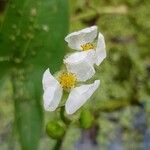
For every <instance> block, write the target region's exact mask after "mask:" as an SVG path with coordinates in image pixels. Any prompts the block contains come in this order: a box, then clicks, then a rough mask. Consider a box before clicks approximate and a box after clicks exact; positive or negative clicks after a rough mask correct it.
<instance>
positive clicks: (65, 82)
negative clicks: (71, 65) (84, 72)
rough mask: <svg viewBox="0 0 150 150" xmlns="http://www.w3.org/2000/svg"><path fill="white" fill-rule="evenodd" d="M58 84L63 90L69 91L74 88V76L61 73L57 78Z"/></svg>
mask: <svg viewBox="0 0 150 150" xmlns="http://www.w3.org/2000/svg"><path fill="white" fill-rule="evenodd" d="M59 82H60V84H61V86H62V88H63V89H71V88H73V87H74V86H75V83H76V76H75V74H73V73H70V72H65V73H62V74H61V75H60V76H59Z"/></svg>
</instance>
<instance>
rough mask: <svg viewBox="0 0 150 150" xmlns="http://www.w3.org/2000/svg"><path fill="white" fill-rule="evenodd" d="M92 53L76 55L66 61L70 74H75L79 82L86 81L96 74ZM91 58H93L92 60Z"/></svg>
mask: <svg viewBox="0 0 150 150" xmlns="http://www.w3.org/2000/svg"><path fill="white" fill-rule="evenodd" d="M93 52H94V54H92V53H82V52H78V53H74V54H72V55H70V56H69V57H67V58H66V59H65V60H64V63H65V64H66V68H67V71H68V72H71V73H74V74H75V75H76V77H77V80H78V81H86V80H88V79H90V78H91V77H92V76H93V75H94V74H95V69H94V67H93V60H94V59H93V60H90V59H92V55H93V57H94V56H95V51H93ZM90 57H91V58H90Z"/></svg>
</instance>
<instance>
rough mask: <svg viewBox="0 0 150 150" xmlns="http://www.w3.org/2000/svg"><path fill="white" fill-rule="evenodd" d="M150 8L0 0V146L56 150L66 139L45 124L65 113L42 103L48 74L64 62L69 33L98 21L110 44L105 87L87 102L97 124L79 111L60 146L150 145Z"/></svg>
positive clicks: (119, 0)
mask: <svg viewBox="0 0 150 150" xmlns="http://www.w3.org/2000/svg"><path fill="white" fill-rule="evenodd" d="M149 10H150V3H149V1H148V0H69V1H67V0H36V1H34V0H0V150H6V149H8V150H20V149H23V150H48V149H50V150H51V149H54V147H55V145H56V143H57V142H59V141H57V142H56V140H54V139H52V138H50V137H48V135H47V134H46V132H45V125H46V124H47V122H48V121H49V120H59V113H58V112H52V113H51V112H45V111H44V110H43V106H42V93H43V91H42V84H41V79H42V74H43V72H44V70H45V69H47V68H48V67H49V68H50V69H51V71H52V72H53V73H55V72H56V71H58V70H59V69H60V68H61V67H62V66H61V65H62V61H63V57H64V55H65V54H66V52H70V50H68V48H67V44H66V43H65V41H64V37H65V36H66V35H67V34H68V33H69V32H72V31H76V30H80V29H82V28H85V27H88V26H91V25H97V26H98V27H99V31H100V32H102V33H103V34H104V36H105V41H106V47H107V58H106V59H105V60H104V62H103V63H102V64H101V65H100V67H98V68H96V69H97V73H96V75H95V77H94V78H95V79H100V80H101V87H100V88H99V89H98V91H97V92H96V93H95V94H94V95H93V97H92V99H91V100H90V101H89V102H88V103H86V105H85V106H84V107H83V108H82V110H90V112H92V115H93V114H94V120H95V122H96V128H95V124H94V127H91V128H89V129H83V128H84V127H83V126H82V122H84V119H83V118H84V117H83V114H84V112H83V111H82V110H80V111H79V112H77V113H76V114H75V115H73V117H72V120H73V121H72V123H71V124H70V125H69V127H68V128H67V129H66V131H65V132H66V133H65V136H64V137H63V138H62V139H61V148H62V149H63V150H73V149H78V148H77V147H80V149H81V147H82V146H81V145H84V143H86V139H87V141H88V140H89V141H88V143H90V142H91V143H90V144H91V145H94V146H95V145H96V147H98V149H102V150H148V149H150V119H149V115H150V51H149V49H150V42H149V39H148V37H149V34H150V30H149V27H150V22H149V21H148V20H149V16H150V12H149ZM81 111H82V112H83V113H80V112H81ZM87 114H88V113H87ZM85 116H86V115H85ZM85 118H86V117H85ZM87 118H90V115H89V114H88V115H87ZM91 118H92V117H91ZM79 120H80V121H79ZM81 120H82V121H81ZM86 121H87V122H86ZM85 122H86V123H87V124H88V123H89V122H90V119H89V120H88V119H87V120H86V119H85ZM93 128H94V133H93ZM91 133H93V134H94V136H91ZM93 141H94V144H93ZM57 144H58V143H57ZM55 149H56V148H55ZM91 149H94V148H91ZM87 150H88V149H87Z"/></svg>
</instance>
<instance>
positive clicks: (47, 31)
mask: <svg viewBox="0 0 150 150" xmlns="http://www.w3.org/2000/svg"><path fill="white" fill-rule="evenodd" d="M4 15H5V16H4V17H3V18H4V19H3V20H2V19H1V20H2V21H1V22H0V50H1V51H0V56H1V57H3V58H9V67H5V66H7V64H6V63H3V64H2V65H3V67H5V68H6V71H5V72H6V73H9V72H10V71H11V72H12V74H11V77H12V82H13V91H14V106H15V118H16V127H17V129H18V132H19V137H20V142H21V147H22V149H23V150H37V149H38V143H39V139H40V135H41V129H42V119H43V113H42V107H41V99H42V98H41V97H42V85H41V80H42V74H43V72H44V71H45V69H46V68H48V67H49V68H50V70H51V72H55V71H57V70H58V69H59V68H60V67H61V65H62V61H63V57H64V54H65V42H64V37H65V36H66V34H67V32H68V5H67V0H44V1H43V0H36V1H34V0H10V1H9V4H8V6H7V8H6V12H5V13H4ZM0 65H1V64H0ZM0 67H1V66H0Z"/></svg>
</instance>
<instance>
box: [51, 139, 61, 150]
mask: <svg viewBox="0 0 150 150" xmlns="http://www.w3.org/2000/svg"><path fill="white" fill-rule="evenodd" d="M62 143H63V138H62V139H59V140H57V141H56V144H55V145H54V147H53V150H60V149H61V146H62Z"/></svg>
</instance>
